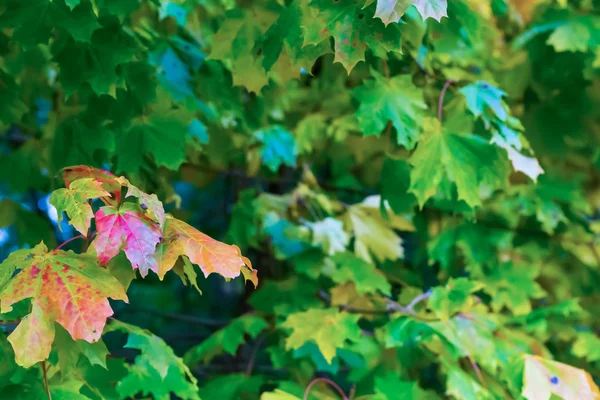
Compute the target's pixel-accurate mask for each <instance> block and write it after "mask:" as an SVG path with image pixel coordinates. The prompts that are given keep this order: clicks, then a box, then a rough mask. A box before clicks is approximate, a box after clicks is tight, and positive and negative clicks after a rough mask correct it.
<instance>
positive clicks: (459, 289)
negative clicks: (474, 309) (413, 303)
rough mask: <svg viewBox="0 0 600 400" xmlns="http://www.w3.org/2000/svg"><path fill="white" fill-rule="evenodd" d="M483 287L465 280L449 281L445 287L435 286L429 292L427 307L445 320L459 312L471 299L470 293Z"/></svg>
mask: <svg viewBox="0 0 600 400" xmlns="http://www.w3.org/2000/svg"><path fill="white" fill-rule="evenodd" d="M482 286H483V285H481V284H480V283H478V282H473V281H470V280H468V279H467V278H458V279H450V281H449V282H448V283H447V284H446V286H437V287H435V288H434V289H433V290H432V292H431V297H430V298H429V307H430V308H431V309H432V310H433V311H434V312H435V313H436V314H438V315H439V316H440V318H442V319H444V320H447V319H448V318H450V317H451V316H452V315H453V314H455V313H456V312H459V311H460V310H461V309H462V308H463V307H464V306H465V305H466V304H467V301H468V300H470V299H471V293H473V292H475V291H477V290H479V289H481V287H482Z"/></svg>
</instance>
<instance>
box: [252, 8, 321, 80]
mask: <svg viewBox="0 0 600 400" xmlns="http://www.w3.org/2000/svg"><path fill="white" fill-rule="evenodd" d="M301 7H302V6H301V5H300V4H299V2H293V3H291V4H290V5H289V6H287V7H286V8H285V9H284V10H282V11H281V14H280V15H279V18H278V19H277V20H276V21H275V22H274V23H273V24H272V25H271V26H270V27H269V29H267V31H266V32H265V33H264V35H262V36H261V37H260V38H259V39H258V40H257V41H256V43H255V45H254V49H253V52H254V54H262V55H263V57H261V59H262V66H263V68H264V69H265V71H267V72H268V71H271V69H272V68H273V67H274V66H275V63H276V62H277V61H278V59H279V57H280V55H281V53H282V52H285V54H287V55H288V56H289V57H290V60H291V62H292V64H293V66H294V68H297V69H299V68H305V69H307V70H310V68H311V67H312V65H313V64H314V62H315V60H316V59H317V58H318V57H320V56H321V55H323V54H325V53H327V52H328V47H329V46H328V43H325V42H321V43H319V44H316V45H308V46H304V32H303V31H302V25H301V22H302V21H301V16H302V13H303V11H302V9H301Z"/></svg>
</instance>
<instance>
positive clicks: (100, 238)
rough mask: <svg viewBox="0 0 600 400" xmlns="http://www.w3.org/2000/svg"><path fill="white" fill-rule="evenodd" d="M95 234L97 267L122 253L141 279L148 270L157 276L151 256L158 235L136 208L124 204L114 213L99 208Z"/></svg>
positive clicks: (129, 204)
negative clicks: (98, 261)
mask: <svg viewBox="0 0 600 400" xmlns="http://www.w3.org/2000/svg"><path fill="white" fill-rule="evenodd" d="M96 230H97V235H96V239H95V240H94V242H93V246H94V248H95V249H96V252H97V254H98V259H99V260H100V263H101V264H106V263H107V262H108V261H109V260H110V259H111V258H113V257H114V256H116V255H117V254H119V251H120V250H123V251H124V252H125V255H126V256H127V258H128V259H129V261H130V262H131V265H132V266H133V269H136V268H137V269H139V270H140V274H141V275H142V277H145V276H146V275H147V274H148V270H152V271H154V272H157V262H156V258H154V252H155V250H156V245H157V244H158V242H160V239H161V235H162V233H161V230H160V228H159V227H158V225H157V224H156V223H154V222H153V221H152V220H150V219H149V218H148V217H146V216H145V215H144V212H143V210H142V209H141V208H140V207H139V206H138V205H137V204H134V203H124V204H123V205H122V206H121V207H120V208H118V209H117V208H115V207H111V206H107V207H102V208H101V209H100V210H98V212H97V213H96Z"/></svg>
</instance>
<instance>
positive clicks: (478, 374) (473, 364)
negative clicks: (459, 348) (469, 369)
mask: <svg viewBox="0 0 600 400" xmlns="http://www.w3.org/2000/svg"><path fill="white" fill-rule="evenodd" d="M467 358H468V359H469V361H470V362H471V365H472V366H473V369H474V370H475V374H476V375H477V379H479V382H481V385H482V386H483V387H484V388H486V389H487V388H488V386H487V383H486V382H485V379H483V374H482V373H481V370H480V369H479V365H477V362H476V361H475V360H474V359H473V356H472V355H471V354H467Z"/></svg>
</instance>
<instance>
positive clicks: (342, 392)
mask: <svg viewBox="0 0 600 400" xmlns="http://www.w3.org/2000/svg"><path fill="white" fill-rule="evenodd" d="M319 382H323V383H327V384H328V385H330V386H331V387H333V388H334V389H335V390H337V392H338V393H339V394H340V396H342V399H343V400H348V397H347V396H346V394H345V393H344V391H343V390H342V388H341V387H339V386H338V384H337V383H335V382H334V381H332V380H331V379H328V378H315V379H313V380H312V381H310V383H309V384H308V386H307V387H306V390H305V391H304V397H303V400H308V395H309V393H310V389H312V387H313V386H314V385H315V384H317V383H319Z"/></svg>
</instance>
